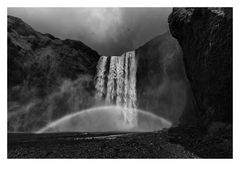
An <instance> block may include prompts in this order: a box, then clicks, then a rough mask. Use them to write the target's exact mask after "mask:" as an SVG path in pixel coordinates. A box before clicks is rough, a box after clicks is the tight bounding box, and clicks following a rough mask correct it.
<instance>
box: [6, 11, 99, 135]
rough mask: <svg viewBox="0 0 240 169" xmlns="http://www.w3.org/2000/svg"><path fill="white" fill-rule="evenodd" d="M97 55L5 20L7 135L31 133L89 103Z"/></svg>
mask: <svg viewBox="0 0 240 169" xmlns="http://www.w3.org/2000/svg"><path fill="white" fill-rule="evenodd" d="M98 59H99V55H98V53H97V52H96V51H94V50H92V49H91V48H89V47H88V46H86V45H85V44H83V43H82V42H80V41H75V40H69V39H67V40H61V39H58V38H56V37H54V36H52V35H50V34H42V33H40V32H37V31H35V30H34V29H33V28H32V27H31V26H29V25H28V24H26V23H24V22H23V21H22V20H21V19H19V18H16V17H13V16H8V131H11V132H14V131H24V132H31V131H36V130H38V129H39V128H41V127H43V126H44V125H46V124H47V123H48V122H50V121H52V120H55V119H57V118H60V117H62V116H64V115H66V114H68V113H72V112H75V111H78V110H81V109H84V108H86V107H90V106H91V104H92V102H93V99H92V98H93V95H94V83H93V78H94V75H95V72H96V65H97V62H98Z"/></svg>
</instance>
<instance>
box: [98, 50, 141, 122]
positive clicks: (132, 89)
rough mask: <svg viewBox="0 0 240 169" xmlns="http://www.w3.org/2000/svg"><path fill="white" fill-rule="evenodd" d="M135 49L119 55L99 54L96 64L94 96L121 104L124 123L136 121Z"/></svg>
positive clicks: (114, 103) (110, 102)
mask: <svg viewBox="0 0 240 169" xmlns="http://www.w3.org/2000/svg"><path fill="white" fill-rule="evenodd" d="M136 71H137V63H136V59H135V51H130V52H126V53H124V54H123V55H121V56H109V58H107V57H106V56H101V57H100V59H99V62H98V65H97V76H96V90H97V92H96V98H97V99H99V100H104V101H105V102H106V103H107V104H110V105H117V106H121V107H122V108H123V109H122V114H123V117H124V121H125V123H126V125H135V124H136V122H137V116H136V115H137V114H136V112H135V109H136Z"/></svg>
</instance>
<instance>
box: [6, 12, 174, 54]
mask: <svg viewBox="0 0 240 169" xmlns="http://www.w3.org/2000/svg"><path fill="white" fill-rule="evenodd" d="M171 10H172V9H171V8H8V15H12V16H16V17H19V18H21V19H22V20H23V21H24V22H26V23H28V24H29V25H31V26H32V27H33V28H34V29H35V30H37V31H39V32H41V33H50V34H52V35H54V36H56V37H58V38H61V39H74V40H80V41H82V42H83V43H85V44H86V45H87V46H89V47H90V48H92V49H94V50H96V51H97V52H98V53H99V54H100V55H107V56H109V55H121V54H122V53H124V52H127V51H130V50H134V49H136V48H138V47H139V46H141V45H143V44H145V43H146V42H148V41H149V40H151V39H153V38H154V37H156V36H158V35H160V34H163V33H165V32H167V31H168V30H169V28H168V22H167V20H168V15H169V14H170V13H171Z"/></svg>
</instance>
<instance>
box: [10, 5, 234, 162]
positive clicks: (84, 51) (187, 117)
mask: <svg viewBox="0 0 240 169" xmlns="http://www.w3.org/2000/svg"><path fill="white" fill-rule="evenodd" d="M30 14H31V15H30ZM47 15H49V18H48V17H46V16H47ZM65 17H66V18H65ZM69 17H70V18H72V20H69ZM51 18H54V22H53V20H51ZM58 19H59V20H58ZM232 19H233V17H232V8H173V9H171V8H35V9H34V8H24V9H23V8H9V9H8V158H232V120H233V119H232V118H233V112H232V58H233V57H232V38H233V37H232ZM77 21H79V23H78V22H77ZM31 23H32V24H33V25H31ZM61 24H62V25H61ZM34 25H35V26H34ZM41 30H42V31H43V32H42V31H41ZM46 31H49V32H46ZM50 33H51V34H50Z"/></svg>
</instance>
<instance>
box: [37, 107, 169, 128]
mask: <svg viewBox="0 0 240 169" xmlns="http://www.w3.org/2000/svg"><path fill="white" fill-rule="evenodd" d="M124 111H126V109H125V108H122V107H119V106H101V107H95V108H90V109H86V110H83V111H80V112H77V113H74V114H70V115H66V116H64V117H63V118H61V119H59V120H56V121H54V122H52V123H50V124H49V125H48V126H46V127H44V128H42V129H40V130H39V131H37V133H44V132H110V131H116V132H118V131H122V132H150V131H157V130H162V129H163V128H169V127H171V125H172V124H171V122H169V121H167V120H165V119H164V118H161V117H158V116H156V115H154V114H152V113H150V112H146V111H143V110H139V109H135V110H134V111H135V112H136V115H137V118H136V119H135V120H134V122H132V123H126V120H125V115H124ZM127 111H128V110H127ZM130 111H131V110H130Z"/></svg>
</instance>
